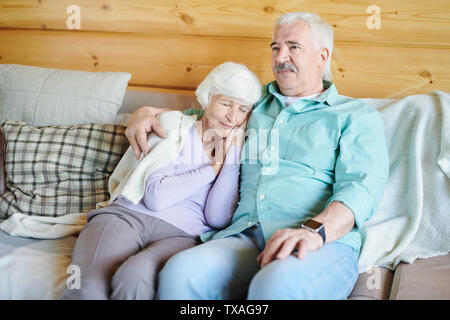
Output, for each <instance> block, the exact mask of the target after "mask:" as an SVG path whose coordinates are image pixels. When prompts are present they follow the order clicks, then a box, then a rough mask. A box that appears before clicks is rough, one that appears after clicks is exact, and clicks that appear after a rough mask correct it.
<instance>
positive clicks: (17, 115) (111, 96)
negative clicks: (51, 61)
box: [0, 64, 131, 126]
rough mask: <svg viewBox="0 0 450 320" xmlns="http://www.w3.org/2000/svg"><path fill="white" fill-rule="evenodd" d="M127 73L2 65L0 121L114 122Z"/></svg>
mask: <svg viewBox="0 0 450 320" xmlns="http://www.w3.org/2000/svg"><path fill="white" fill-rule="evenodd" d="M130 77H131V75H130V74H129V73H125V72H87V71H75V70H60V69H49V68H40V67H32V66H23V65H16V64H3V65H0V122H1V121H2V120H4V119H8V120H11V121H24V122H26V123H28V124H30V125H34V126H48V125H75V124H84V123H102V124H107V123H112V121H113V120H114V117H115V115H116V114H117V112H118V110H119V108H120V106H121V104H122V100H123V97H124V95H125V90H126V88H127V85H128V80H129V79H130Z"/></svg>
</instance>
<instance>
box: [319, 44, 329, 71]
mask: <svg viewBox="0 0 450 320" xmlns="http://www.w3.org/2000/svg"><path fill="white" fill-rule="evenodd" d="M329 58H330V51H328V49H327V48H321V49H320V55H319V64H318V67H319V68H321V69H322V68H323V67H324V66H325V64H326V63H327V61H328V59H329Z"/></svg>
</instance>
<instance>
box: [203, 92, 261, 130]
mask: <svg viewBox="0 0 450 320" xmlns="http://www.w3.org/2000/svg"><path fill="white" fill-rule="evenodd" d="M251 110H252V106H247V105H245V104H244V102H243V101H242V100H240V99H236V98H229V97H227V96H224V95H222V94H217V95H214V96H212V97H211V102H210V104H209V107H208V108H206V109H205V114H204V117H205V120H206V124H207V129H214V130H216V131H217V133H218V134H220V135H221V136H222V137H226V136H227V135H228V133H229V132H230V131H231V130H232V129H233V128H235V127H238V126H240V125H241V124H242V123H243V122H244V121H245V119H247V117H248V116H249V113H250V111H251Z"/></svg>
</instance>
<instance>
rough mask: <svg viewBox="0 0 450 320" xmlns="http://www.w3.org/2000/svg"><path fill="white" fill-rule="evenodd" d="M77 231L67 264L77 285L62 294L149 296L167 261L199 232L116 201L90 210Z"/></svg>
mask: <svg viewBox="0 0 450 320" xmlns="http://www.w3.org/2000/svg"><path fill="white" fill-rule="evenodd" d="M87 220H88V223H87V224H86V226H85V227H84V228H83V230H82V231H81V232H80V235H79V237H78V240H77V242H76V244H75V248H74V251H73V254H72V263H71V266H77V267H78V268H79V271H80V274H79V276H80V282H79V283H80V286H79V287H80V288H79V289H77V288H76V287H75V288H74V289H70V288H66V289H65V290H64V292H63V293H62V295H61V297H60V299H76V300H84V299H95V300H100V299H123V300H125V299H153V297H154V295H155V291H156V285H157V284H156V280H157V275H158V272H159V271H160V270H161V268H162V267H163V266H164V264H165V263H166V261H167V260H168V259H169V258H170V257H171V256H173V255H174V254H176V253H177V252H180V251H182V250H185V249H188V248H191V247H193V246H195V245H196V244H198V243H199V240H198V237H196V236H193V235H190V234H188V233H186V232H184V231H183V230H181V229H179V228H177V227H175V226H173V225H171V224H170V223H168V222H165V221H163V220H161V219H158V218H156V217H152V216H149V215H146V214H143V213H139V212H135V211H133V210H129V209H127V208H124V207H122V206H120V205H118V204H114V203H113V204H111V205H109V206H106V207H104V208H101V209H97V210H92V211H90V212H89V213H88V215H87Z"/></svg>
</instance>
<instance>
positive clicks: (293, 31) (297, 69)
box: [271, 20, 328, 96]
mask: <svg viewBox="0 0 450 320" xmlns="http://www.w3.org/2000/svg"><path fill="white" fill-rule="evenodd" d="M271 48H272V71H273V75H274V76H275V79H276V81H277V84H278V87H279V88H280V90H281V93H283V94H284V95H286V96H307V95H311V94H314V93H316V92H317V90H321V89H322V68H323V66H324V65H325V62H326V59H327V58H328V51H327V50H326V49H316V48H315V46H314V43H313V42H312V40H311V35H310V27H309V24H308V23H307V22H305V21H302V20H296V21H293V22H290V23H286V24H283V25H279V26H277V27H276V28H275V30H274V34H273V39H272V43H271Z"/></svg>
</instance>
